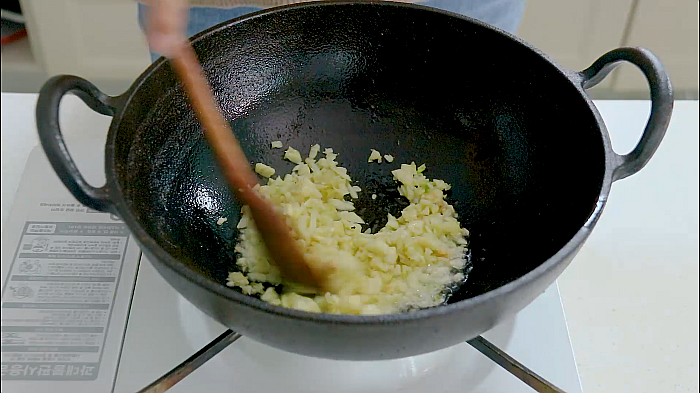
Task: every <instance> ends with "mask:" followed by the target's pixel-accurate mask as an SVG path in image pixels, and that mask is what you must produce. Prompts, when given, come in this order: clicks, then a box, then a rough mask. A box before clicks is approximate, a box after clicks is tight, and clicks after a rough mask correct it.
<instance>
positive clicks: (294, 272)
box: [171, 42, 327, 290]
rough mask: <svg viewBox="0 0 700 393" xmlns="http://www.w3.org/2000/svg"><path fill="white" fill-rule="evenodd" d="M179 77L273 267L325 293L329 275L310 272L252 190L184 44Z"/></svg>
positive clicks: (253, 180)
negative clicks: (266, 250) (253, 221)
mask: <svg viewBox="0 0 700 393" xmlns="http://www.w3.org/2000/svg"><path fill="white" fill-rule="evenodd" d="M171 63H172V64H173V66H174V68H175V70H176V72H177V74H178V75H179V77H180V79H181V80H182V82H183V84H184V85H185V90H186V91H187V94H188V95H189V97H190V100H191V102H192V106H193V107H194V109H195V111H196V112H197V117H198V118H199V121H200V122H201V123H202V126H203V127H204V135H205V136H206V138H207V140H208V141H209V144H210V145H211V147H212V148H213V150H214V154H215V156H216V158H217V160H218V163H219V166H220V167H221V170H222V172H223V174H224V176H225V177H226V180H227V181H228V185H229V189H230V190H231V192H232V193H233V194H234V195H235V196H236V198H237V199H238V200H239V201H241V202H242V203H245V204H247V205H248V206H249V207H250V212H251V214H252V216H253V220H255V226H256V227H257V229H258V231H259V232H260V235H261V236H262V238H263V241H264V242H265V245H266V246H267V249H268V252H269V254H270V256H271V257H272V259H273V262H274V264H275V265H276V266H277V267H278V268H279V270H280V272H281V273H282V275H284V277H285V278H287V279H288V280H292V281H295V282H297V283H300V284H303V285H305V286H310V287H312V288H315V289H319V290H323V289H324V288H325V286H326V285H325V284H326V278H327V272H326V271H322V270H323V269H320V268H313V267H312V266H311V265H309V263H308V261H307V260H306V259H305V258H304V254H303V253H302V252H301V250H300V249H299V246H298V245H297V243H296V242H295V240H294V238H293V236H292V232H291V229H290V228H289V226H288V225H287V222H286V220H285V218H284V216H283V215H282V214H281V213H280V212H278V211H277V209H276V208H275V206H274V205H273V204H272V202H270V201H269V200H268V199H266V198H264V197H262V196H260V195H259V194H258V193H257V192H256V191H255V190H253V187H254V186H255V185H256V184H258V178H257V176H256V175H255V173H254V172H253V169H252V168H251V166H250V162H249V161H248V159H247V158H246V156H245V153H243V150H242V149H241V146H240V145H239V144H238V140H236V137H235V136H234V134H233V132H232V131H231V129H230V128H229V127H228V123H227V122H226V121H225V120H224V118H223V117H222V116H221V113H220V112H219V109H218V105H217V103H216V101H215V100H214V97H213V96H212V93H211V89H210V87H209V84H208V82H207V80H206V78H205V76H204V72H203V71H202V68H201V67H200V65H199V60H198V59H197V56H196V54H195V52H194V49H192V46H191V45H190V44H189V43H188V42H185V43H184V44H183V45H182V47H181V50H178V51H177V52H176V53H175V54H174V55H173V56H172V57H171Z"/></svg>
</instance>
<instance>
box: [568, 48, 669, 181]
mask: <svg viewBox="0 0 700 393" xmlns="http://www.w3.org/2000/svg"><path fill="white" fill-rule="evenodd" d="M623 61H627V62H630V63H632V64H634V65H636V66H637V67H638V68H639V69H640V70H641V71H642V72H643V73H644V76H645V77H646V79H647V82H648V83H649V89H650V91H651V114H650V115H649V120H648V121H647V125H646V127H645V128H644V133H643V134H642V138H641V139H640V140H639V142H638V143H637V146H635V147H634V149H632V151H631V152H630V153H629V154H625V155H617V158H618V160H617V163H616V168H615V169H614V172H613V180H620V179H624V178H626V177H627V176H630V175H634V174H635V173H637V172H639V171H640V170H641V169H642V168H644V166H645V165H646V164H647V163H648V162H649V160H650V159H651V157H652V156H653V155H654V153H655V152H656V149H658V147H659V145H660V144H661V140H662V139H663V138H664V135H665V134H666V129H667V128H668V124H669V122H670V121H671V113H672V112H673V87H672V86H671V80H670V79H669V77H668V74H666V71H665V70H664V66H663V65H662V64H661V60H659V58H658V57H656V55H654V54H653V53H651V51H650V50H648V49H645V48H618V49H615V50H612V51H610V52H608V53H606V54H604V55H603V56H601V57H600V58H599V59H598V60H596V61H595V63H593V65H591V66H590V67H588V68H586V69H585V70H583V71H581V73H580V75H581V77H582V78H583V84H582V85H583V88H584V89H588V88H590V87H593V86H595V85H597V84H598V83H600V81H602V80H603V78H605V77H606V76H607V75H608V74H609V73H610V71H612V70H613V68H615V66H617V65H618V64H620V63H621V62H623Z"/></svg>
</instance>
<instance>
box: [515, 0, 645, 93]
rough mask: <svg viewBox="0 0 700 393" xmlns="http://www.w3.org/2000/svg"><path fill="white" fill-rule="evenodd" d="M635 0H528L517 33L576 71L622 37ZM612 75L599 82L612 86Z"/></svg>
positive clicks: (615, 44) (586, 65)
mask: <svg viewBox="0 0 700 393" xmlns="http://www.w3.org/2000/svg"><path fill="white" fill-rule="evenodd" d="M632 2H633V0H614V1H609V0H588V1H571V0H529V1H528V3H527V7H526V8H525V16H524V18H523V23H522V24H521V26H520V30H519V31H518V35H519V36H520V37H522V38H523V39H524V40H525V41H527V42H529V43H531V44H533V45H534V46H535V47H536V48H538V49H540V50H542V51H543V52H544V53H546V54H548V55H549V56H550V57H552V59H554V60H555V61H556V62H557V63H559V64H561V65H562V66H564V67H567V68H569V69H572V70H575V71H581V70H583V69H585V68H586V67H588V66H589V65H591V64H592V63H593V62H594V61H595V60H596V59H597V58H598V57H600V56H601V55H602V54H604V53H605V52H607V51H609V50H611V49H614V48H617V47H619V46H620V44H621V43H622V41H623V36H624V31H625V25H626V23H627V19H628V16H629V12H630V9H631V5H632ZM611 83H612V78H610V77H608V78H606V79H605V80H604V81H603V82H602V83H601V84H600V85H599V86H602V87H610V85H611Z"/></svg>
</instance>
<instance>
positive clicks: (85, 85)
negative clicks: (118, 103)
mask: <svg viewBox="0 0 700 393" xmlns="http://www.w3.org/2000/svg"><path fill="white" fill-rule="evenodd" d="M67 93H74V94H75V95H77V96H78V97H79V98H80V99H81V100H83V102H84V103H85V104H87V106H89V107H90V108H91V109H92V110H94V111H95V112H98V113H100V114H103V115H107V116H112V115H114V113H115V105H114V102H115V100H114V98H112V97H109V96H107V95H106V94H104V93H102V92H101V91H100V90H98V89H97V87H95V85H93V84H92V83H90V82H88V81H86V80H85V79H83V78H79V77H77V76H70V75H59V76H55V77H53V78H51V79H49V80H48V81H47V82H46V83H45V84H44V86H42V88H41V91H40V92H39V100H38V101H37V103H36V125H37V129H38V130H39V140H40V141H41V146H42V147H43V149H44V153H46V157H47V158H48V159H49V162H50V163H51V166H53V169H54V170H55V171H56V173H57V174H58V177H59V178H60V179H61V181H62V182H63V184H64V185H65V186H66V188H68V191H70V192H71V194H73V196H74V197H75V198H76V199H77V200H78V201H79V202H80V203H82V204H83V205H85V206H87V207H89V208H91V209H95V210H99V211H103V212H113V211H112V206H113V205H112V202H111V201H110V199H109V192H108V191H107V188H106V186H104V187H100V188H96V187H93V186H91V185H90V184H88V183H87V182H86V181H85V179H84V178H83V175H81V174H80V170H78V167H77V166H76V165H75V162H74V161H73V158H72V157H71V155H70V153H69V152H68V148H67V147H66V142H65V141H64V140H63V134H62V133H61V127H60V125H59V123H58V113H59V106H60V104H61V99H63V96H64V95H66V94H67Z"/></svg>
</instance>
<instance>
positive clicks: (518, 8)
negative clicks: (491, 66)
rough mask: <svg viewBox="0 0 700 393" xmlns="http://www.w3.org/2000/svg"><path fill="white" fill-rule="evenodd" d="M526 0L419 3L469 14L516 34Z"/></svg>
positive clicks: (430, 0) (457, 0)
mask: <svg viewBox="0 0 700 393" xmlns="http://www.w3.org/2000/svg"><path fill="white" fill-rule="evenodd" d="M525 3H526V0H426V1H422V2H419V3H417V4H422V5H427V6H429V7H435V8H439V9H442V10H445V11H451V12H455V13H458V14H462V15H464V16H469V17H471V18H474V19H478V20H480V21H482V22H486V23H488V24H490V25H492V26H496V27H498V28H499V29H501V30H505V31H507V32H509V33H512V34H515V33H516V32H517V31H518V27H519V26H520V22H522V19H523V13H524V11H525Z"/></svg>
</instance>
